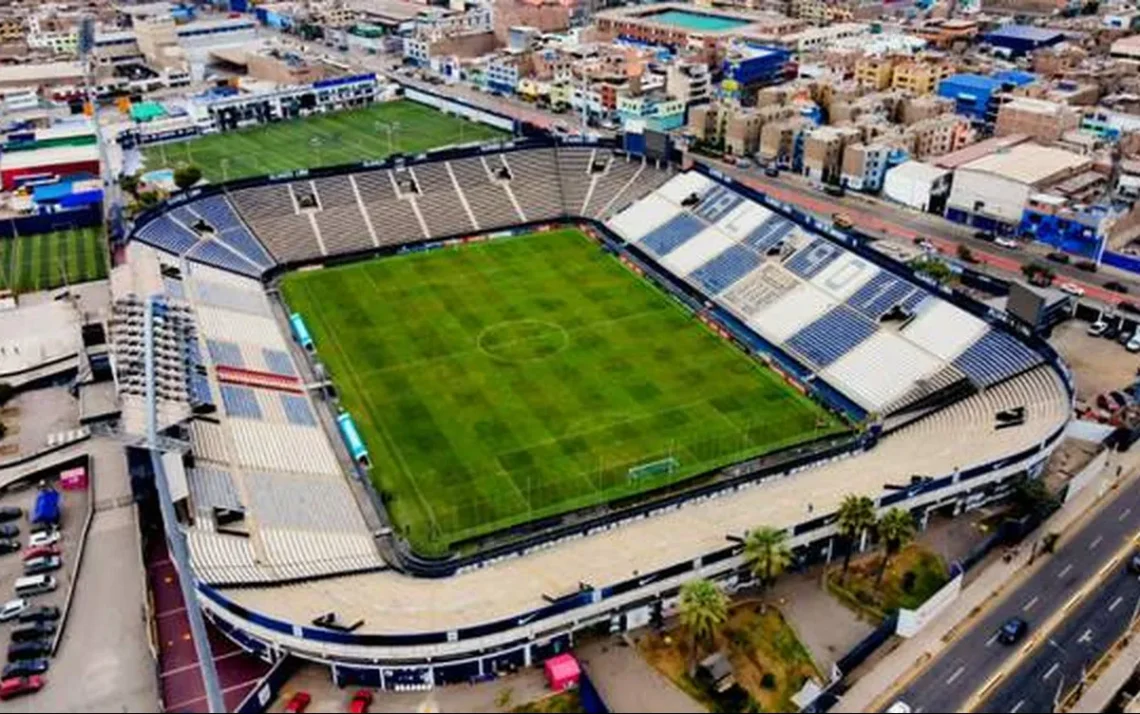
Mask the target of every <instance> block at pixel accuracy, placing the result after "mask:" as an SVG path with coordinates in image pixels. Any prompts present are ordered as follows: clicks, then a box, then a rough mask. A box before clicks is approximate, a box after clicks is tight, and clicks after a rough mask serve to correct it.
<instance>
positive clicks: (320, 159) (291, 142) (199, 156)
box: [143, 100, 507, 182]
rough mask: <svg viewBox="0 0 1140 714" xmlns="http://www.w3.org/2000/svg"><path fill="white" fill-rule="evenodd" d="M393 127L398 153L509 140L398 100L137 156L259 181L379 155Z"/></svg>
mask: <svg viewBox="0 0 1140 714" xmlns="http://www.w3.org/2000/svg"><path fill="white" fill-rule="evenodd" d="M396 123H398V124H399V127H398V128H396V129H393V131H392V143H391V147H392V152H397V153H412V154H414V153H419V152H421V151H426V150H428V149H433V148H436V147H440V146H446V145H449V144H460V143H465V142H472V141H489V140H491V139H495V138H503V137H506V136H507V135H506V134H505V133H504V132H501V131H499V130H498V129H495V128H493V127H490V126H486V125H484V124H479V123H476V122H470V121H467V120H466V119H463V118H460V117H457V116H450V115H447V114H444V113H443V112H440V111H437V110H435V109H433V108H431V107H428V106H424V105H423V104H416V103H415V102H412V101H408V100H398V101H392V102H381V103H377V104H373V105H372V106H369V107H366V108H364V109H354V110H352V111H343V112H336V113H332V114H318V115H315V116H310V117H306V118H304V119H294V120H290V121H286V122H280V123H276V124H270V125H267V126H259V127H254V128H250V129H242V130H240V131H231V132H226V133H222V134H212V135H210V136H205V137H202V138H200V139H194V140H192V141H184V142H179V143H172V144H162V145H159V146H153V147H150V148H147V149H145V150H144V151H143V157H144V160H145V169H146V170H147V171H151V170H154V169H158V168H164V167H168V168H175V167H177V166H178V165H180V164H193V165H195V166H197V167H198V168H200V169H202V174H203V176H204V177H205V178H206V179H208V180H210V181H215V182H216V181H222V180H224V179H227V178H228V179H235V178H242V177H245V176H261V175H264V174H273V173H278V172H281V171H291V170H293V169H302V168H311V167H316V166H333V165H336V164H347V163H352V162H355V161H364V160H366V159H380V158H383V157H385V156H387V155H388V154H389V153H391V152H389V150H388V146H389V144H388V132H387V131H386V130H385V129H384V128H383V125H393V124H396ZM223 161H225V166H224V168H223Z"/></svg>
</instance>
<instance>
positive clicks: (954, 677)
mask: <svg viewBox="0 0 1140 714" xmlns="http://www.w3.org/2000/svg"><path fill="white" fill-rule="evenodd" d="M965 671H966V666H965V665H962V666H961V667H959V668H958V669H956V670H954V674H952V675H950V678H949V679H947V680H946V686H947V687H949V686H950V685H951V684H953V683H954V682H956V681H958V677H961V676H962V672H965Z"/></svg>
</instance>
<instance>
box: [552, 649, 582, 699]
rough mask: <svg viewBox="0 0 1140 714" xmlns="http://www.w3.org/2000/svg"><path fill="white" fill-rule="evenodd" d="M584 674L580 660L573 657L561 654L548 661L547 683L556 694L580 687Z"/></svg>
mask: <svg viewBox="0 0 1140 714" xmlns="http://www.w3.org/2000/svg"><path fill="white" fill-rule="evenodd" d="M581 674H582V670H581V668H580V667H579V666H578V660H576V659H574V656H573V655H570V654H560V655H558V656H557V657H551V658H550V659H548V660H546V683H547V684H549V685H550V688H551V689H553V690H554V691H556V692H563V691H566V690H567V689H570V688H571V687H577V686H578V677H580V676H581Z"/></svg>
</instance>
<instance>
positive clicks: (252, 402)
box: [219, 384, 261, 419]
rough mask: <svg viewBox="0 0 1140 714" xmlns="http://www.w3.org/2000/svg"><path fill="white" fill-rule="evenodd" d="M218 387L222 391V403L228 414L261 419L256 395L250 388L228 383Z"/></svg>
mask: <svg viewBox="0 0 1140 714" xmlns="http://www.w3.org/2000/svg"><path fill="white" fill-rule="evenodd" d="M219 389H220V390H221V392H222V404H224V405H225V407H226V414H227V415H228V416H231V417H240V418H243V419H261V407H260V406H258V404H257V396H256V395H255V394H254V391H253V390H252V389H248V388H246V387H235V386H233V385H230V384H223V385H221V386H220V387H219Z"/></svg>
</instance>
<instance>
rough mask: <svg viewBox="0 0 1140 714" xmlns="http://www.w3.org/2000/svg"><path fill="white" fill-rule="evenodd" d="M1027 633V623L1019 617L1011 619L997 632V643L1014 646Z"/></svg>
mask: <svg viewBox="0 0 1140 714" xmlns="http://www.w3.org/2000/svg"><path fill="white" fill-rule="evenodd" d="M1028 631H1029V623H1028V622H1026V621H1025V620H1022V619H1021V618H1020V617H1011V618H1009V619H1008V620H1006V621H1005V624H1003V625H1002V626H1001V629H1000V630H998V641H999V642H1001V643H1002V644H1003V645H1015V644H1017V643H1018V641H1020V640H1021V638H1022V637H1024V636H1025V633H1026V632H1028Z"/></svg>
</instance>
